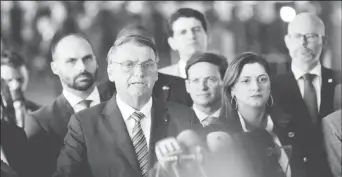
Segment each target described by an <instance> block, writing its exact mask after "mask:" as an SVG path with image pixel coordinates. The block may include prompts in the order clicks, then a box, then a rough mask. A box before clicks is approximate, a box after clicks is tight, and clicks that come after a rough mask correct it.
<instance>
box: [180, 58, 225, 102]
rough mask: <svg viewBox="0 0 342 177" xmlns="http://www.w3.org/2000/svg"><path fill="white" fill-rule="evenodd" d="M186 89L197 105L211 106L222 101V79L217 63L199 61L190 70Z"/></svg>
mask: <svg viewBox="0 0 342 177" xmlns="http://www.w3.org/2000/svg"><path fill="white" fill-rule="evenodd" d="M186 90H187V92H188V93H189V94H190V96H191V98H192V100H193V102H194V104H195V105H199V106H201V107H210V106H213V105H215V104H217V103H218V102H221V95H222V79H221V77H220V73H219V69H218V67H217V66H216V65H213V64H211V63H207V62H199V63H196V64H194V65H192V66H191V67H190V68H189V70H188V80H187V81H186Z"/></svg>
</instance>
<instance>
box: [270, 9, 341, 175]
mask: <svg viewBox="0 0 342 177" xmlns="http://www.w3.org/2000/svg"><path fill="white" fill-rule="evenodd" d="M326 39H327V38H326V36H325V28H324V24H323V22H322V20H321V19H319V18H318V17H317V16H315V15H313V14H310V13H302V14H299V15H297V16H296V17H295V19H294V20H293V21H291V22H290V23H289V25H288V34H287V35H286V36H285V43H286V46H287V48H288V49H289V53H290V56H291V58H292V62H291V72H289V73H286V74H284V75H279V76H277V77H276V78H275V79H274V85H273V88H272V90H273V96H274V99H275V106H279V107H281V109H283V110H284V111H285V112H287V113H289V114H291V115H292V116H293V117H295V126H296V132H295V133H296V134H297V137H298V138H299V139H300V140H299V142H300V143H301V154H300V156H301V158H302V159H303V161H304V162H305V164H306V171H307V175H308V176H310V177H316V176H317V177H319V176H326V177H329V176H330V175H331V174H330V171H329V169H328V165H327V163H326V160H325V159H326V158H325V154H324V150H323V142H322V130H321V120H322V118H323V117H325V116H326V115H328V114H330V113H331V112H333V93H334V88H335V85H336V84H337V83H340V82H341V73H340V72H336V71H333V70H331V69H328V68H325V67H324V66H322V65H321V63H320V55H321V52H322V49H323V46H324V44H325V42H326Z"/></svg>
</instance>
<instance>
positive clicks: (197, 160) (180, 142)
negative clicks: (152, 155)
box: [153, 130, 234, 177]
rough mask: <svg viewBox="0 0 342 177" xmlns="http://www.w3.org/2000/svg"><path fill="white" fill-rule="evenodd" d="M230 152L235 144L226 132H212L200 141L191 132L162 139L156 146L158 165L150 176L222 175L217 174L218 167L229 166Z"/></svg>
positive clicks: (202, 176) (220, 171)
mask: <svg viewBox="0 0 342 177" xmlns="http://www.w3.org/2000/svg"><path fill="white" fill-rule="evenodd" d="M233 149H234V143H233V142H232V139H231V137H230V135H228V134H227V133H225V132H222V131H217V132H211V133H209V134H207V136H206V137H205V138H203V137H201V136H199V135H198V134H197V133H196V132H195V131H193V130H185V131H183V132H181V133H180V134H179V135H178V136H177V137H176V138H172V137H169V138H165V139H162V140H160V141H159V142H158V143H157V144H156V148H155V150H156V154H157V158H158V162H157V163H156V164H155V166H154V169H153V171H154V175H153V177H211V176H217V177H218V176H224V174H219V173H222V170H220V167H219V166H223V165H226V164H228V159H227V157H228V155H229V156H231V154H234V150H233ZM167 152H170V153H169V154H168V153H167ZM163 153H165V154H166V155H165V154H164V155H162V154H163ZM231 160H232V159H230V161H231ZM222 162H223V163H225V164H222ZM220 164H221V165H220ZM231 164H233V163H231Z"/></svg>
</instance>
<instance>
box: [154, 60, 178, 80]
mask: <svg viewBox="0 0 342 177" xmlns="http://www.w3.org/2000/svg"><path fill="white" fill-rule="evenodd" d="M158 71H159V72H160V73H163V74H166V75H171V76H175V77H181V74H180V71H179V67H178V63H176V64H173V65H170V66H167V67H164V68H161V69H159V70H158Z"/></svg>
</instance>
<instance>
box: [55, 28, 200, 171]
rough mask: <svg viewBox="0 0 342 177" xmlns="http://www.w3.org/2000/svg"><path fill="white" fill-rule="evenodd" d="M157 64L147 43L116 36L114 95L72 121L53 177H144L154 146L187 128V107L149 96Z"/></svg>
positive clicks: (111, 63)
mask: <svg viewBox="0 0 342 177" xmlns="http://www.w3.org/2000/svg"><path fill="white" fill-rule="evenodd" d="M123 30H125V28H124V29H123ZM119 34H120V33H119ZM157 62H158V59H157V57H156V46H155V44H154V43H153V41H152V40H151V39H150V38H146V37H144V36H141V35H137V34H129V33H121V35H118V38H117V40H116V41H115V43H114V45H113V46H112V48H111V49H110V51H109V53H108V68H107V71H108V78H109V80H110V81H112V82H115V86H116V91H117V93H116V94H114V95H113V97H112V98H111V99H110V100H109V101H108V102H104V103H101V104H99V105H97V106H95V107H92V108H90V109H87V110H84V111H81V112H79V113H77V114H75V115H73V116H72V117H71V119H70V123H69V127H68V133H67V135H66V137H65V145H64V147H63V148H62V150H61V152H60V154H59V157H58V161H57V170H56V172H55V174H54V176H56V177H57V176H58V177H63V176H65V177H66V176H68V177H73V176H75V177H76V176H79V174H80V173H82V176H93V177H111V176H116V177H146V176H147V173H148V170H149V169H150V168H151V167H152V165H153V164H154V163H155V162H156V156H155V153H154V146H155V143H156V141H158V140H160V139H162V138H164V137H167V136H176V135H177V134H178V133H179V132H180V131H182V130H185V129H187V128H191V120H194V119H195V114H194V112H193V111H192V110H191V109H190V108H187V107H185V106H182V105H178V104H175V103H166V102H163V101H160V100H158V99H156V98H153V97H152V96H151V95H152V89H153V86H154V83H155V82H156V80H157V79H158V72H157ZM86 172H87V173H86Z"/></svg>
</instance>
